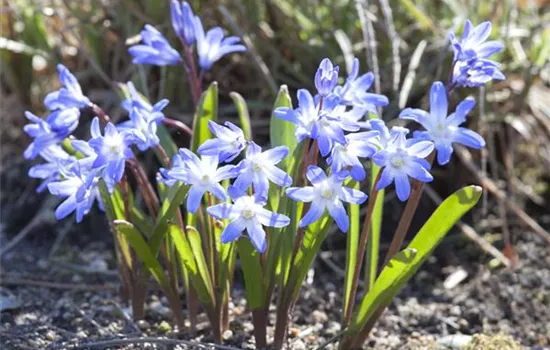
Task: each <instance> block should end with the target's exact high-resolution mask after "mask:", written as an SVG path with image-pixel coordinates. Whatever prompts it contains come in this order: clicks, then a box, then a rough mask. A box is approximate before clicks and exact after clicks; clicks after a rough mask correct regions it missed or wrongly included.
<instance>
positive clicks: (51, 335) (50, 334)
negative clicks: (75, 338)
mask: <svg viewBox="0 0 550 350" xmlns="http://www.w3.org/2000/svg"><path fill="white" fill-rule="evenodd" d="M55 338H57V334H55V332H54V331H52V330H51V329H50V330H49V331H47V332H46V339H48V340H49V341H54V340H55Z"/></svg>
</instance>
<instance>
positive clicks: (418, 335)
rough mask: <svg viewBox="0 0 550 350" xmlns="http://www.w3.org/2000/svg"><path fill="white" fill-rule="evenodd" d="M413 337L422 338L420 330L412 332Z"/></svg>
mask: <svg viewBox="0 0 550 350" xmlns="http://www.w3.org/2000/svg"><path fill="white" fill-rule="evenodd" d="M411 338H413V339H418V338H420V333H419V332H412V333H411Z"/></svg>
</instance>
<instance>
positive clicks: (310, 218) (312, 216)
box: [299, 202, 325, 227]
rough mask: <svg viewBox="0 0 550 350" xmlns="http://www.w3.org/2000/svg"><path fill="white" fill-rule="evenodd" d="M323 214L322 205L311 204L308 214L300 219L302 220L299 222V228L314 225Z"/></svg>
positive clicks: (317, 203)
mask: <svg viewBox="0 0 550 350" xmlns="http://www.w3.org/2000/svg"><path fill="white" fill-rule="evenodd" d="M324 212H325V207H324V206H323V205H322V204H320V203H319V202H312V203H311V206H310V207H309V210H308V212H307V213H306V215H304V216H303V217H302V220H300V224H299V227H306V226H307V225H310V224H312V223H314V222H315V221H317V220H319V219H320V218H321V216H322V215H323V213H324Z"/></svg>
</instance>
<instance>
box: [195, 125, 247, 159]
mask: <svg viewBox="0 0 550 350" xmlns="http://www.w3.org/2000/svg"><path fill="white" fill-rule="evenodd" d="M224 125H225V126H221V125H219V124H216V122H213V121H211V120H210V121H208V128H209V129H210V131H212V134H214V136H216V138H214V139H209V140H206V141H205V142H204V143H203V144H202V145H200V146H199V148H198V149H197V152H198V153H199V154H201V155H204V156H218V157H219V161H220V162H227V163H228V162H230V161H232V160H233V159H235V158H237V156H238V155H239V154H241V152H242V150H243V149H244V148H245V147H246V139H245V138H244V132H243V131H242V130H241V129H240V128H239V127H238V126H236V125H235V124H233V123H231V122H225V124H224Z"/></svg>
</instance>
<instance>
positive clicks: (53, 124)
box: [23, 107, 80, 159]
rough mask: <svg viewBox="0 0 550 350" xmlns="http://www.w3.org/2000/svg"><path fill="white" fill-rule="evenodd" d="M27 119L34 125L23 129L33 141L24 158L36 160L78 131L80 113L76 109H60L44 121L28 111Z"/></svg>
mask: <svg viewBox="0 0 550 350" xmlns="http://www.w3.org/2000/svg"><path fill="white" fill-rule="evenodd" d="M25 117H27V119H29V120H30V121H31V122H33V123H34V124H27V125H25V126H24V127H23V130H25V132H26V133H27V134H28V135H29V136H30V137H32V139H33V141H32V142H31V144H30V145H29V146H28V147H27V149H25V152H24V153H23V156H24V157H25V159H34V158H36V156H38V155H39V154H41V153H42V152H43V151H45V150H46V149H48V148H49V147H51V146H54V145H57V144H59V143H60V142H61V141H63V140H64V139H65V138H66V137H67V136H69V135H70V134H71V133H72V132H73V131H74V130H75V129H76V127H77V126H78V119H79V117H80V112H79V110H78V108H76V107H72V108H67V109H60V110H57V111H55V112H53V113H51V114H50V115H49V116H48V118H46V120H44V119H42V118H40V117H38V116H36V115H34V114H32V113H31V112H28V111H27V112H25Z"/></svg>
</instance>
